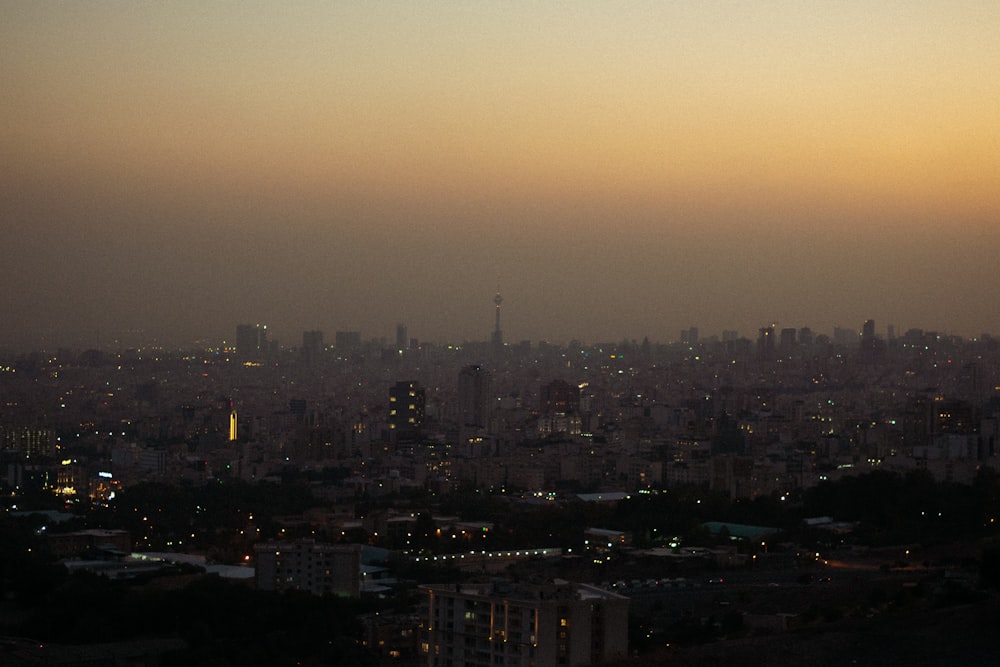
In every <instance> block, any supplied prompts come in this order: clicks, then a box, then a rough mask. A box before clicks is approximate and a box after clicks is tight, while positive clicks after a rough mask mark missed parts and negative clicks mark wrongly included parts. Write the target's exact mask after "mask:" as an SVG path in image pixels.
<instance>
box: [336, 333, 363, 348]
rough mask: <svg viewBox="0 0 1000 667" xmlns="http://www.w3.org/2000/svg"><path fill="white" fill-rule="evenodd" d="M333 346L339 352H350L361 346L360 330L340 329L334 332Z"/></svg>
mask: <svg viewBox="0 0 1000 667" xmlns="http://www.w3.org/2000/svg"><path fill="white" fill-rule="evenodd" d="M333 347H334V349H336V350H337V352H338V353H342V352H349V351H353V350H358V349H360V348H361V332H360V331H338V332H337V333H335V334H334V338H333Z"/></svg>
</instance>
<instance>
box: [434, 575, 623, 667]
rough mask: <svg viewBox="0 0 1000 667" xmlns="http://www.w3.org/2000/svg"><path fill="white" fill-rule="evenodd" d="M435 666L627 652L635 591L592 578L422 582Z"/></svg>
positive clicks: (570, 661) (582, 660)
mask: <svg viewBox="0 0 1000 667" xmlns="http://www.w3.org/2000/svg"><path fill="white" fill-rule="evenodd" d="M420 588H421V589H422V590H423V591H424V592H425V594H426V597H425V598H424V603H423V604H424V607H423V614H422V616H423V623H424V625H423V628H422V630H423V635H422V637H421V651H422V652H423V653H424V655H425V656H426V660H427V662H426V664H427V665H428V666H429V667H438V666H440V667H445V666H453V665H454V666H458V665H466V666H469V667H488V666H491V665H506V666H510V665H522V666H524V667H528V666H529V665H531V666H533V667H549V666H550V665H551V666H552V667H555V666H557V665H598V664H607V663H608V662H611V661H614V660H621V659H624V658H625V657H626V656H627V652H628V606H629V600H628V598H626V597H624V596H621V595H618V594H616V593H611V592H608V591H605V590H603V589H600V588H597V587H595V586H588V585H585V584H568V583H566V584H548V585H528V584H512V583H509V582H503V581H496V582H493V583H490V584H441V585H423V586H420Z"/></svg>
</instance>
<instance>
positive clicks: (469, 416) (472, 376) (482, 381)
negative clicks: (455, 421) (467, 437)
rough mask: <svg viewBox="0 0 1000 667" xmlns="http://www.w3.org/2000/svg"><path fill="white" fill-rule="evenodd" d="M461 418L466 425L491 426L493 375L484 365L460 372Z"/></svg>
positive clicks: (459, 404)
mask: <svg viewBox="0 0 1000 667" xmlns="http://www.w3.org/2000/svg"><path fill="white" fill-rule="evenodd" d="M458 411H459V420H460V422H461V423H462V424H463V425H465V426H479V427H481V428H485V427H487V426H489V423H490V417H491V416H492V411H493V375H492V374H491V373H490V372H489V371H487V370H486V369H485V368H483V367H482V366H478V365H475V366H466V367H464V368H463V369H462V370H461V371H459V372H458Z"/></svg>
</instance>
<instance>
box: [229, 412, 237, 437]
mask: <svg viewBox="0 0 1000 667" xmlns="http://www.w3.org/2000/svg"><path fill="white" fill-rule="evenodd" d="M238 426H239V420H238V418H237V416H236V408H233V409H232V410H231V411H230V412H229V442H235V441H236V439H237V438H238V437H239V433H238V431H237V427H238Z"/></svg>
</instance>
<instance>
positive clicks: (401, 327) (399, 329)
mask: <svg viewBox="0 0 1000 667" xmlns="http://www.w3.org/2000/svg"><path fill="white" fill-rule="evenodd" d="M408 343H409V340H408V339H407V337H406V325H405V324H403V323H402V322H400V323H399V324H397V325H396V349H397V350H405V349H406V346H407V344H408Z"/></svg>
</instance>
